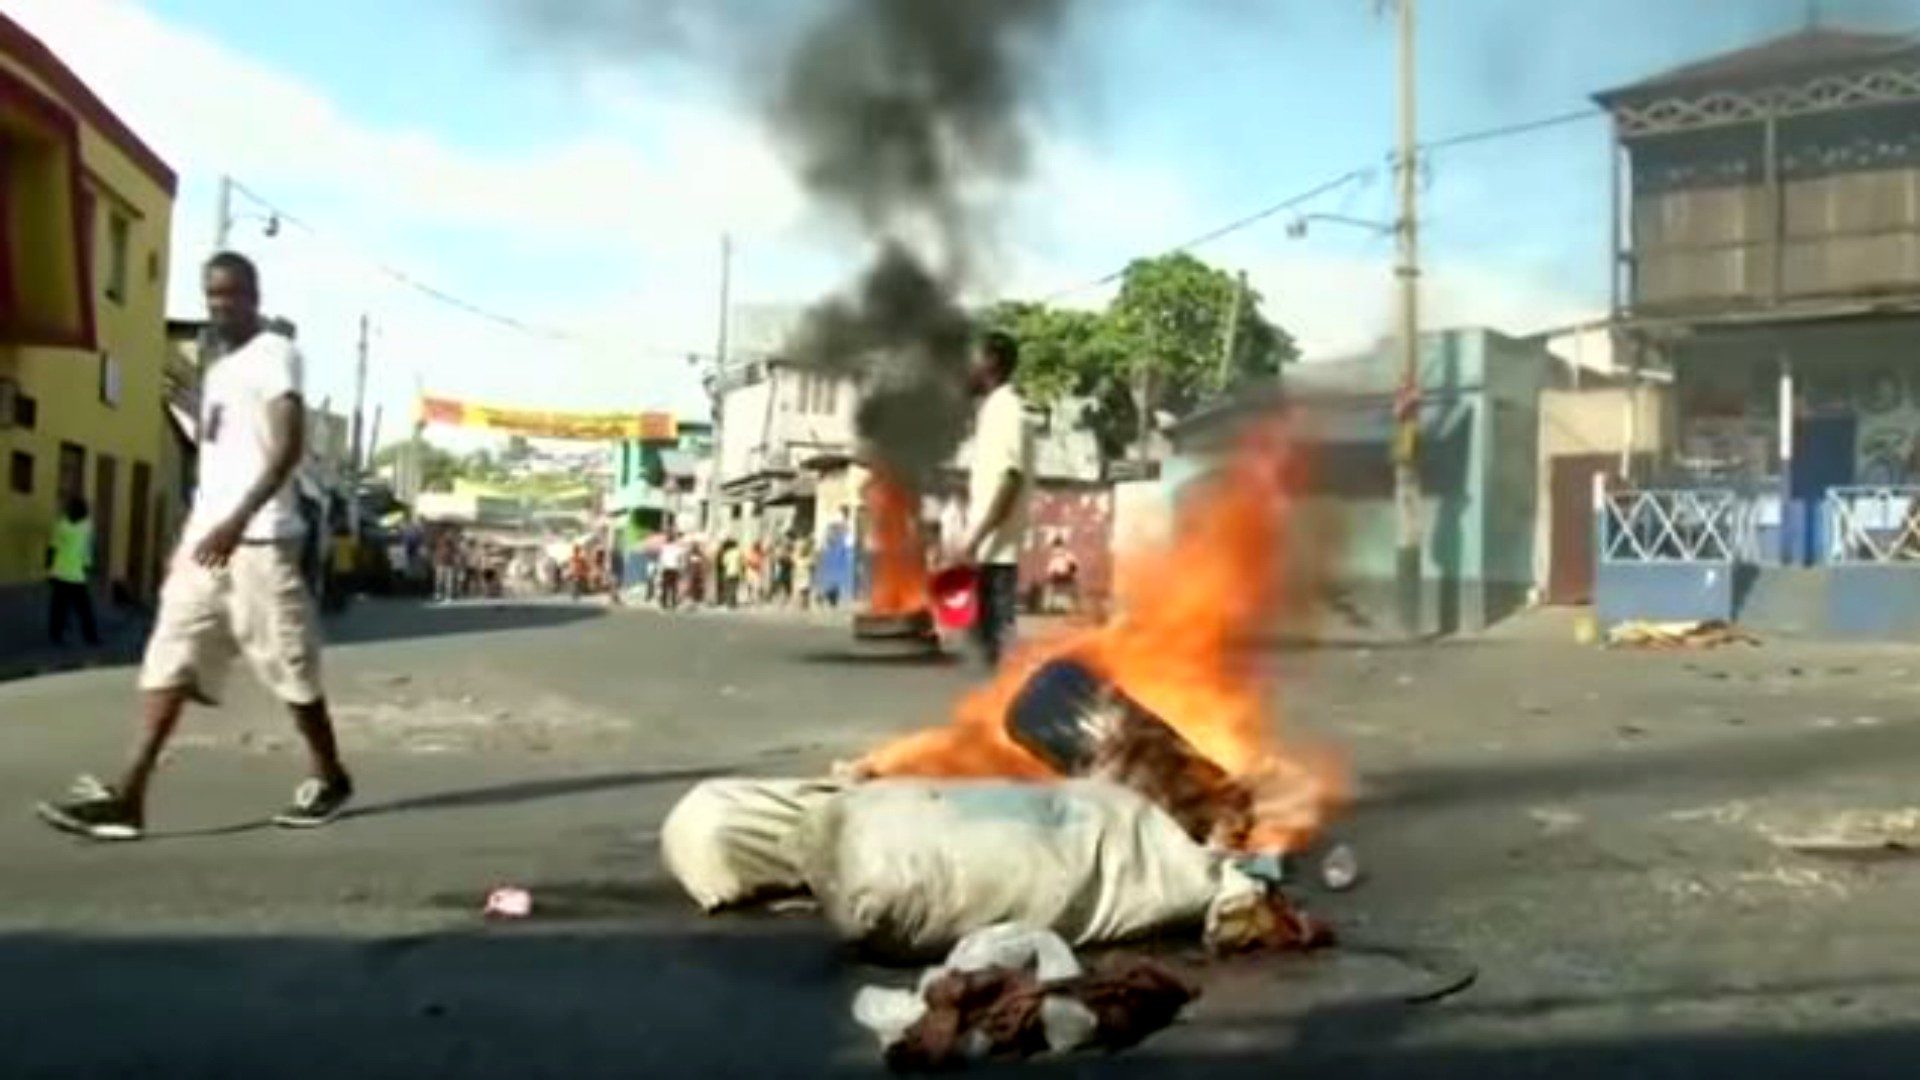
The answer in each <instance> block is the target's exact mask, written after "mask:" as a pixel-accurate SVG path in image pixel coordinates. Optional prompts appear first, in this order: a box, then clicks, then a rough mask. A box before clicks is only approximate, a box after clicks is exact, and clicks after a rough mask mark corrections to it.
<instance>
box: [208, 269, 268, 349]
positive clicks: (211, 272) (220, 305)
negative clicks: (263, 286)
mask: <svg viewBox="0 0 1920 1080" xmlns="http://www.w3.org/2000/svg"><path fill="white" fill-rule="evenodd" d="M201 283H202V285H203V286H204V287H205V289H206V293H207V321H208V322H210V323H212V324H213V329H214V332H215V333H216V334H218V335H219V336H220V338H221V340H223V341H225V342H226V343H227V344H229V345H240V344H244V343H245V342H246V341H247V340H248V339H249V338H251V337H253V335H254V334H255V333H257V332H258V331H259V329H260V271H259V270H257V269H255V268H254V265H253V261H252V260H251V259H248V258H247V257H246V256H245V255H242V254H240V253H238V252H234V251H222V252H220V253H219V254H217V255H215V256H214V257H213V258H211V259H208V260H207V266H206V270H205V271H204V273H203V274H202V276H201Z"/></svg>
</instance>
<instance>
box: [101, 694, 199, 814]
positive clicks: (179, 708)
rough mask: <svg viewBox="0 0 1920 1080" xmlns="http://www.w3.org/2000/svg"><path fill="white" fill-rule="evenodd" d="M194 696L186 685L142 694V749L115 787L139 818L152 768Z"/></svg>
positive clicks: (145, 799)
mask: <svg viewBox="0 0 1920 1080" xmlns="http://www.w3.org/2000/svg"><path fill="white" fill-rule="evenodd" d="M191 696H192V695H191V692H190V691H188V690H187V689H185V688H175V689H170V690H147V691H145V692H143V693H142V694H141V695H140V711H141V724H142V727H143V729H144V730H143V731H142V733H141V738H140V746H139V750H138V751H137V752H136V753H135V755H134V758H133V763H132V764H131V765H129V766H127V771H126V773H125V774H123V775H122V776H121V778H120V783H119V785H118V786H117V787H116V788H115V789H114V791H115V793H116V794H118V795H119V796H120V798H121V800H122V801H123V802H124V803H125V805H126V806H127V807H128V808H129V809H131V810H132V811H133V815H134V817H135V818H136V819H137V820H144V818H145V815H146V805H147V781H148V780H150V779H152V777H153V770H154V769H155V768H157V767H158V766H159V764H160V754H161V752H162V751H164V750H166V748H167V740H168V739H171V738H172V737H173V729H174V728H176V727H178V726H179V724H180V714H181V713H183V712H185V711H186V707H187V701H188V699H189V698H190V697H191Z"/></svg>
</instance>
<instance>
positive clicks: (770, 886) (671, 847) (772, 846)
mask: <svg viewBox="0 0 1920 1080" xmlns="http://www.w3.org/2000/svg"><path fill="white" fill-rule="evenodd" d="M844 790H846V785H844V784H841V783H838V782H835V781H831V780H754V779H738V778H736V779H724V780H706V781H703V782H701V783H700V784H699V785H697V786H696V787H694V789H693V790H692V791H689V792H687V794H686V795H685V796H684V797H683V798H681V800H680V801H679V803H677V804H676V805H675V806H674V808H673V810H672V812H671V813H669V814H668V815H667V820H666V821H665V822H664V823H662V824H661V826H660V855H661V858H662V860H663V861H664V862H665V863H666V865H667V870H668V872H669V873H671V874H672V875H673V876H674V878H675V880H677V881H679V882H680V885H681V887H682V888H684V889H686V890H687V894H688V895H689V896H691V897H693V901H694V903H696V904H699V905H700V907H701V908H702V909H704V910H706V911H714V910H717V909H719V908H723V907H730V906H733V905H736V904H742V903H746V902H747V901H749V900H755V899H763V898H766V897H769V896H777V895H781V894H786V893H795V892H800V891H802V890H804V889H805V888H806V879H805V878H804V877H803V876H802V875H801V872H800V867H799V864H798V862H797V860H796V858H795V850H794V847H793V839H794V834H795V832H796V830H798V828H799V827H800V822H801V821H802V819H804V818H805V817H806V816H807V815H808V814H809V813H811V812H812V811H814V810H816V809H818V808H819V807H821V806H823V805H825V804H826V803H827V802H828V801H829V800H831V799H832V798H833V797H834V796H835V795H838V794H839V793H840V792H842V791H844Z"/></svg>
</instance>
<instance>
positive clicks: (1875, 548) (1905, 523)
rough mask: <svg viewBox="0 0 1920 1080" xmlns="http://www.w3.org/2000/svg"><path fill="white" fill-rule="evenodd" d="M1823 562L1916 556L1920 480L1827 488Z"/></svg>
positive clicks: (1914, 558)
mask: <svg viewBox="0 0 1920 1080" xmlns="http://www.w3.org/2000/svg"><path fill="white" fill-rule="evenodd" d="M1824 512H1825V514H1826V518H1827V562H1829V563H1896V562H1920V486H1913V485H1899V486H1896V485H1884V486H1872V487H1836V488H1829V489H1827V501H1826V506H1825V508H1824Z"/></svg>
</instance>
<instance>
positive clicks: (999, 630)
mask: <svg viewBox="0 0 1920 1080" xmlns="http://www.w3.org/2000/svg"><path fill="white" fill-rule="evenodd" d="M1019 366H1020V345H1019V343H1018V342H1016V341H1015V340H1014V339H1013V337H1012V336H1011V335H1009V334H1003V333H998V332H995V333H990V334H988V335H987V336H986V337H985V338H984V339H983V340H982V341H981V343H980V348H979V351H978V353H977V354H976V356H975V359H974V365H973V373H972V380H973V391H974V393H975V394H976V395H978V396H979V397H980V398H981V401H980V411H979V413H978V414H977V416H976V418H975V420H974V427H973V460H972V461H971V462H970V463H969V465H970V468H969V475H968V483H967V514H968V516H969V517H970V518H971V519H972V521H973V527H972V528H971V529H970V530H969V531H968V532H967V536H966V539H965V540H964V541H963V542H962V543H961V546H960V550H959V552H958V557H959V559H960V560H961V561H962V562H964V563H970V564H974V565H977V566H978V567H979V571H980V576H979V580H980V585H979V595H980V602H979V609H980V610H979V614H978V616H977V618H976V619H975V621H974V639H975V641H976V642H977V643H978V644H979V646H980V652H981V655H982V657H983V658H984V659H985V660H986V662H987V663H988V665H990V666H993V667H998V666H999V664H1000V654H1001V652H1002V650H1004V649H1005V648H1006V645H1007V641H1008V639H1009V638H1011V637H1012V636H1013V623H1014V614H1015V611H1016V609H1017V607H1018V606H1019V601H1020V546H1021V543H1022V542H1023V541H1024V540H1025V538H1026V533H1027V501H1028V498H1029V496H1030V494H1031V492H1032V489H1033V434H1032V432H1031V431H1030V430H1029V429H1028V427H1027V407H1026V405H1025V403H1023V402H1022V401H1021V400H1020V395H1019V393H1018V392H1016V391H1015V390H1014V388H1013V375H1014V372H1015V371H1016V370H1017V369H1018V368H1019Z"/></svg>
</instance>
